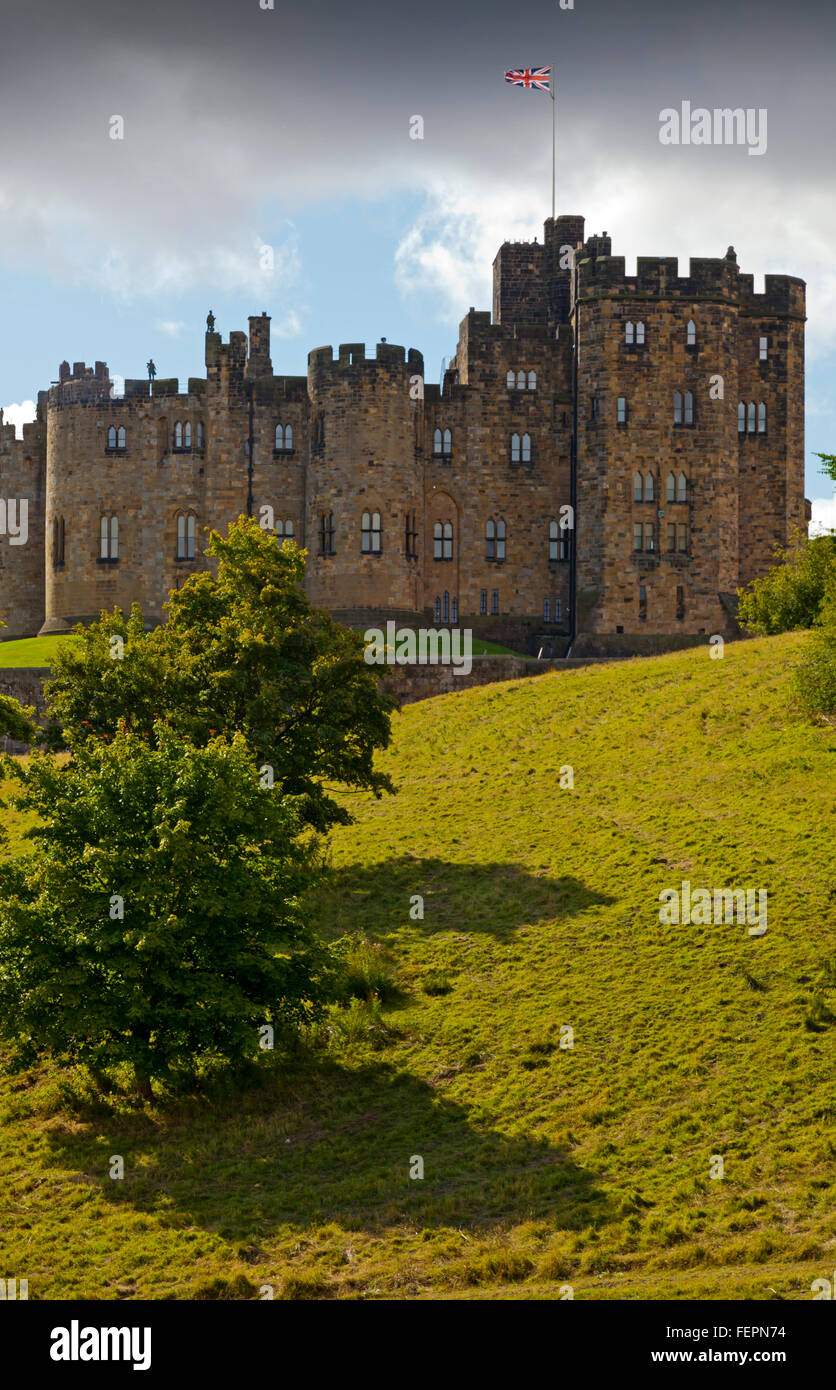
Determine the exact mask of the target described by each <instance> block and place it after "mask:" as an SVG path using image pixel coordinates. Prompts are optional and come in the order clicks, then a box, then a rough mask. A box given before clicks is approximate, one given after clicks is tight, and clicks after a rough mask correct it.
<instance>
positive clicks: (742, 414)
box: [737, 401, 746, 434]
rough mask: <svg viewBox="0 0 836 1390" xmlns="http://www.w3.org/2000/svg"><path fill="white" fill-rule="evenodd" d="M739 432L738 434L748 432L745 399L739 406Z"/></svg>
mask: <svg viewBox="0 0 836 1390" xmlns="http://www.w3.org/2000/svg"><path fill="white" fill-rule="evenodd" d="M737 432H738V434H745V433H746V406H745V404H744V402H743V401H741V402H740V405H739V406H738V407H737Z"/></svg>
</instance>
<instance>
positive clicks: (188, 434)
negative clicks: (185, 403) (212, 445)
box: [183, 420, 192, 449]
mask: <svg viewBox="0 0 836 1390" xmlns="http://www.w3.org/2000/svg"><path fill="white" fill-rule="evenodd" d="M183 447H184V449H191V447H192V425H191V421H190V420H187V421H186V423H185V425H184V426H183Z"/></svg>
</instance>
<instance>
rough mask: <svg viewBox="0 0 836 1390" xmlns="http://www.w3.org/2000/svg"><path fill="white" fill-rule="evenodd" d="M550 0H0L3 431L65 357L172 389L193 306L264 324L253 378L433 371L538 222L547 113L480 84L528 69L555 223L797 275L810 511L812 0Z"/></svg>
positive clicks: (817, 399)
mask: <svg viewBox="0 0 836 1390" xmlns="http://www.w3.org/2000/svg"><path fill="white" fill-rule="evenodd" d="M568 3H569V0H526V3H523V4H515V5H510V4H508V3H507V0H503V2H502V3H497V0H480V3H479V4H478V5H477V4H476V3H474V2H473V0H459V3H458V4H455V5H451V4H449V3H443V4H442V3H439V0H429V3H425V4H423V5H420V6H418V5H412V4H409V3H403V2H402V3H399V4H394V3H393V0H371V2H370V0H353V3H352V4H351V5H347V4H336V3H335V2H334V0H304V3H300V4H296V5H294V6H291V5H289V4H288V3H286V0H273V4H274V7H273V8H272V9H271V8H265V6H269V4H270V0H143V3H142V4H141V5H133V4H127V3H124V0H122V2H121V3H119V0H78V3H76V4H73V5H69V4H67V3H66V0H4V3H3V33H2V47H0V120H2V129H3V133H4V139H3V143H2V151H0V322H1V323H2V327H3V331H2V334H0V404H3V405H4V407H5V418H6V420H7V421H8V420H15V422H19V421H22V420H23V419H24V418H29V416H30V415H31V407H29V408H27V406H26V402H27V401H28V402H31V401H32V400H33V398H34V396H35V394H36V392H37V390H38V389H43V388H44V387H46V386H48V385H49V382H50V381H53V380H55V379H56V378H57V375H58V364H59V363H60V362H61V361H62V359H64V358H66V359H67V360H68V361H70V362H71V363H72V362H74V361H81V360H84V361H86V362H87V363H88V364H89V363H92V362H93V361H95V360H96V359H101V360H104V361H106V362H107V363H108V365H109V367H110V370H111V373H112V374H118V375H120V376H123V377H131V376H143V375H144V374H145V363H146V362H147V360H148V358H149V357H153V358H154V361H155V363H156V365H157V369H158V373H159V375H160V376H161V377H166V376H172V377H173V376H179V377H180V379H181V381H182V382H183V383H184V385H185V379H186V378H187V377H188V376H200V375H202V374H203V373H204V367H203V334H204V331H205V320H206V314H207V312H208V311H209V309H212V310H213V311H214V313H215V316H216V319H217V323H216V328H217V329H219V330H220V331H221V332H222V333H223V334H224V337H227V336H228V334H229V332H230V331H231V330H235V329H246V327H247V317H248V315H250V314H253V313H256V314H257V313H261V311H262V310H266V311H267V312H268V313H269V314H271V315H272V319H273V342H272V359H273V366H274V370H275V371H276V372H286V373H289V374H303V373H304V372H305V370H306V363H307V354H308V352H309V351H310V350H311V349H312V348H315V347H318V346H321V345H323V344H326V343H332V344H334V345H336V344H338V343H339V342H358V341H365V342H366V343H367V344H369V346H371V345H372V344H374V343H376V342H377V341H379V339H380V338H381V337H384V336H385V337H386V338H388V340H389V341H390V342H394V343H400V344H402V345H403V346H405V347H416V348H418V349H420V350H421V351H422V352H423V353H424V359H425V370H426V377H427V380H429V381H436V380H438V378H439V375H440V372H441V369H442V363H443V361H444V360H445V359H448V358H449V357H451V356H452V355H453V353H454V352H455V347H456V338H457V326H458V323H459V321H460V320H461V319H462V318H463V317H464V315H465V314H466V313H467V310H468V308H469V307H470V306H471V305H473V306H474V307H476V308H482V309H488V308H490V304H491V264H492V261H493V258H494V256H495V254H496V251H497V249H498V247H499V246H500V244H501V243H502V242H503V241H506V240H522V239H530V238H533V237H535V236H536V237H539V238H542V225H543V221H544V219H545V218H546V217H547V216H548V215H549V214H550V211H551V101H550V98H549V96H548V95H547V94H545V93H540V92H527V91H523V90H521V89H518V88H514V87H512V86H510V85H508V84H506V83H505V82H504V80H503V74H504V72H505V70H506V68H513V67H530V66H546V65H553V66H554V68H555V71H556V74H557V122H558V139H557V211H558V213H560V212H564V213H582V214H583V215H585V217H586V218H587V224H586V225H587V232H588V233H592V232H596V231H604V230H606V231H608V232H609V233H610V235H611V236H612V239H613V253H614V254H616V255H624V256H625V257H626V260H627V273H628V274H630V273H634V271H635V257H636V256H637V255H659V256H678V257H679V258H680V273H681V274H685V273H687V263H688V258H689V256H692V255H693V256H722V255H724V253H725V251H726V248H727V246H729V245H730V244H733V245H734V246H735V248H736V250H737V255H738V262H739V264H740V267H741V270H743V271H746V272H751V273H753V274H754V275H755V287H756V289H758V288H762V287H763V286H762V277H763V275H764V274H765V273H776V272H777V273H785V274H792V275H797V276H800V277H802V278H803V279H805V280H806V281H807V312H808V324H807V396H806V422H807V426H806V428H807V433H806V445H805V448H806V453H807V488H806V490H807V496H808V497H810V498H811V499H812V500H813V502H814V516H815V517H816V518H817V520H818V522H819V523H820V524H827V525H834V526H836V501H835V500H834V489H833V484H832V483H831V482H830V481H829V480H828V479H827V478H825V477H824V475H823V474H822V473H821V472H820V471H819V463H818V460H817V459H816V458H815V457H814V452H815V451H817V450H818V451H822V452H831V453H836V183H835V182H834V179H833V174H832V171H833V165H834V157H833V150H834V149H835V148H836V113H835V111H834V102H833V97H832V92H833V89H834V77H836V72H835V71H834V69H835V68H836V57H835V56H834V55H836V6H834V4H833V0H794V3H793V4H791V5H790V4H784V3H780V0H758V2H757V3H755V0H751V2H749V0H703V3H700V4H694V5H685V4H676V3H674V2H673V0H636V2H635V3H630V0H574V4H573V5H572V6H571V8H565V6H566V5H568ZM683 101H690V102H691V104H692V106H693V107H700V106H701V107H707V108H709V109H713V108H714V107H715V106H721V107H743V108H744V109H748V108H752V109H754V110H756V111H762V110H765V111H766V113H767V124H766V131H767V141H766V149H765V152H763V153H762V154H757V155H752V154H749V152H748V148H747V147H746V146H745V145H729V146H727V145H695V144H690V145H684V144H680V145H663V144H662V143H661V142H660V139H659V133H660V128H661V122H660V113H661V112H662V111H664V110H665V109H666V108H674V109H676V110H680V108H681V104H682V102H683ZM416 116H420V117H421V118H422V122H423V138H422V139H413V138H410V131H411V130H412V131H413V132H414V131H415V130H416V128H417V127H416V122H415V121H414V119H413V118H414V117H416ZM115 118H121V121H122V135H123V138H121V139H114V138H112V135H113V134H114V133H115V132H117V131H118V130H119V124H118V121H116V120H115ZM761 120H762V118H761Z"/></svg>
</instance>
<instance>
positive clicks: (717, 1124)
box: [0, 635, 836, 1299]
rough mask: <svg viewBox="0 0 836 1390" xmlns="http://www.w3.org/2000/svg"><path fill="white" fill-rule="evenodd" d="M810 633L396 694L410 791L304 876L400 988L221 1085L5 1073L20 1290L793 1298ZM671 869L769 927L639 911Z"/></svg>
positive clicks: (2, 1101) (830, 1028)
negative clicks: (733, 893)
mask: <svg viewBox="0 0 836 1390" xmlns="http://www.w3.org/2000/svg"><path fill="white" fill-rule="evenodd" d="M803 640H804V639H803V638H801V637H798V636H796V635H789V636H786V637H779V638H770V639H766V640H762V641H756V642H750V643H745V644H738V645H732V646H727V648H726V656H725V659H724V660H722V661H712V660H710V659H709V657H708V653H707V650H705V649H701V650H696V651H688V652H683V653H679V654H677V655H673V656H666V657H660V658H655V659H652V660H645V661H631V662H627V663H621V664H619V665H617V666H605V667H600V668H596V669H590V670H582V671H578V672H575V673H572V674H567V675H559V676H544V677H542V678H538V679H529V680H520V681H516V682H509V683H507V684H503V685H494V686H489V687H486V688H482V689H476V690H472V691H468V692H463V693H462V694H460V695H451V696H445V697H441V698H438V699H436V700H431V701H427V702H424V703H421V704H417V705H411V706H409V707H407V708H406V709H405V710H404V711H403V713H402V714H401V715H399V716H398V717H397V718H396V721H395V736H394V740H393V745H392V747H391V749H390V750H389V751H388V752H387V753H386V755H385V756H383V757H382V758H381V760H380V761H381V765H382V766H383V767H384V768H385V769H386V770H387V771H389V772H390V773H391V774H392V775H393V776H394V778H395V779H396V781H397V783H398V786H399V791H398V794H397V796H394V797H387V798H385V799H383V800H381V801H378V802H376V801H374V800H372V799H371V798H367V797H365V796H352V797H351V798H350V801H351V806H352V810H353V811H354V813H355V815H356V816H357V823H356V824H355V825H354V826H352V827H349V828H345V829H340V830H339V831H337V832H335V833H334V835H333V836H332V838H331V842H330V847H329V854H330V861H331V870H330V880H329V882H328V884H327V887H326V888H325V889H324V890H322V891H321V892H318V894H317V896H316V900H315V902H314V904H313V906H314V907H315V910H316V912H317V914H318V916H319V919H320V921H321V922H322V924H323V929H324V930H326V931H327V932H328V933H329V934H341V933H347V932H350V933H365V934H367V935H368V937H369V938H370V939H371V940H372V941H373V942H376V943H378V946H377V947H375V946H373V947H371V948H370V949H369V950H368V951H367V952H366V956H367V963H366V966H365V969H366V972H367V973H369V972H371V971H373V970H374V969H380V970H382V971H383V972H384V973H385V972H386V971H387V970H388V972H389V973H390V975H391V976H392V977H393V978H394V980H395V982H396V983H397V986H398V988H399V990H400V993H399V994H398V995H395V996H393V997H390V998H389V1002H388V1003H386V1004H385V1005H384V1006H383V1007H381V1006H380V1005H379V1004H376V1003H373V1004H371V1005H366V1004H363V1003H359V1002H358V1003H357V1004H355V1005H354V1006H353V1007H352V1008H351V1009H343V1010H341V1011H340V1012H339V1013H338V1014H335V1015H334V1016H333V1017H332V1019H331V1020H330V1024H329V1026H328V1028H320V1029H319V1030H318V1032H317V1034H316V1036H314V1037H313V1038H311V1039H310V1040H309V1044H308V1045H306V1047H304V1048H302V1049H300V1052H299V1054H298V1056H297V1057H295V1058H293V1059H291V1060H290V1061H289V1062H287V1063H286V1064H283V1066H281V1067H280V1068H278V1069H277V1071H276V1075H275V1077H274V1079H273V1081H272V1082H271V1084H270V1085H269V1086H268V1087H266V1088H264V1089H263V1090H261V1091H255V1092H253V1091H250V1092H244V1093H242V1094H240V1095H234V1094H227V1095H224V1094H223V1093H218V1094H216V1095H214V1096H213V1098H212V1099H211V1101H210V1102H209V1103H208V1104H207V1102H206V1101H203V1102H200V1103H199V1102H198V1101H196V1100H195V1101H179V1102H178V1103H177V1104H176V1105H175V1106H173V1107H171V1108H168V1109H162V1108H159V1109H153V1110H145V1111H143V1110H139V1109H131V1107H130V1106H129V1104H128V1103H127V1102H126V1101H125V1100H119V1099H118V1098H117V1099H114V1100H112V1101H111V1102H110V1103H109V1104H108V1103H106V1102H105V1101H104V1100H103V1099H102V1098H101V1097H100V1096H99V1095H98V1093H97V1092H96V1091H95V1090H94V1089H93V1088H90V1089H89V1090H88V1091H85V1090H84V1087H83V1086H82V1084H81V1082H76V1083H74V1085H73V1084H70V1085H68V1084H67V1083H65V1082H63V1081H62V1079H61V1077H60V1076H59V1074H57V1073H56V1072H55V1071H54V1070H51V1069H49V1068H47V1067H44V1068H43V1070H42V1071H40V1072H38V1073H31V1074H29V1075H27V1076H26V1077H23V1078H17V1079H16V1080H14V1081H10V1080H8V1079H4V1080H3V1081H2V1083H0V1118H1V1119H2V1128H0V1167H2V1171H3V1174H4V1182H3V1186H2V1192H0V1264H2V1265H3V1266H4V1270H3V1272H4V1273H5V1274H7V1275H11V1274H16V1275H17V1276H18V1277H28V1278H29V1281H30V1286H29V1287H30V1297H58V1296H65V1297H66V1296H70V1297H77V1296H92V1297H113V1298H119V1297H121V1298H130V1297H164V1296H174V1297H206V1298H213V1297H246V1296H251V1297H255V1296H257V1291H258V1289H259V1287H260V1286H261V1285H263V1284H271V1285H272V1286H273V1287H274V1288H275V1290H276V1294H277V1296H284V1297H297V1298H298V1297H369V1298H374V1297H409V1298H420V1297H442V1298H445V1297H452V1298H462V1297H470V1298H528V1297H542V1296H546V1297H551V1298H559V1297H561V1290H562V1289H563V1288H564V1286H565V1285H567V1284H568V1285H571V1286H572V1288H573V1290H574V1296H575V1297H576V1298H579V1299H580V1298H585V1299H596V1298H597V1299H605V1298H625V1297H627V1298H641V1299H653V1298H662V1297H709V1298H726V1297H737V1298H745V1297H751V1298H758V1299H771V1298H776V1297H778V1298H789V1299H807V1298H809V1297H810V1296H811V1295H810V1283H811V1280H812V1279H814V1278H819V1277H826V1276H827V1277H829V1273H828V1272H830V1273H831V1274H832V1270H833V1268H834V1259H835V1258H836V1214H834V1209H833V1202H832V1193H831V1192H830V1191H829V1185H830V1183H831V1180H832V1172H833V1164H834V1157H836V1142H834V1134H836V1129H835V1128H834V1118H836V1108H834V1088H833V1077H834V1062H836V1020H835V1019H834V1015H836V969H834V965H836V795H834V789H836V737H834V733H833V731H832V730H829V729H817V728H814V727H811V726H810V725H808V724H806V723H804V722H802V721H800V720H798V719H796V718H795V717H794V716H793V715H792V714H791V713H790V712H789V710H788V708H787V705H786V698H787V677H788V671H789V668H790V667H791V665H792V663H793V661H794V660H796V659H797V655H798V653H799V649H800V645H801V643H802V642H803ZM566 765H571V767H572V768H573V771H574V789H571V790H570V789H563V790H562V789H561V787H560V769H561V768H562V767H565V766H566ZM19 830H20V825H19V823H18V824H17V825H16V826H15V833H16V834H18V833H19ZM683 879H688V880H689V881H690V882H691V884H692V886H693V887H694V888H696V887H700V886H704V887H708V888H723V887H744V888H746V887H751V888H765V889H766V890H767V891H768V894H769V926H768V930H767V932H766V935H765V936H763V937H760V938H756V937H750V936H749V935H748V933H747V931H746V928H745V927H744V926H741V925H739V924H726V925H714V926H693V925H689V926H662V925H660V923H659V920H658V911H659V902H658V895H659V892H660V890H662V889H664V888H677V889H678V888H679V887H680V885H681V882H682V880H683ZM414 895H421V896H422V897H423V900H424V917H423V920H411V919H410V915H409V913H410V899H411V898H413V897H414ZM376 963H377V964H376ZM389 994H390V995H391V987H390V991H389ZM561 1027H564V1028H566V1027H569V1028H571V1029H572V1030H573V1034H574V1039H573V1041H574V1045H573V1047H572V1048H571V1050H570V1049H568V1048H561V1046H560V1041H561ZM566 1036H567V1035H566V1034H565V1033H564V1034H563V1037H564V1040H565V1039H566ZM114 1154H119V1155H121V1156H122V1157H123V1158H124V1161H125V1177H124V1179H122V1180H112V1179H110V1178H109V1176H108V1169H109V1160H110V1157H111V1155H114ZM714 1155H720V1156H722V1158H723V1160H724V1164H725V1175H724V1177H723V1178H722V1179H721V1180H715V1179H712V1178H711V1177H710V1175H709V1174H710V1163H711V1160H712V1156H714ZM415 1156H421V1157H422V1158H423V1162H424V1177H423V1179H422V1180H412V1179H411V1178H410V1176H409V1170H410V1164H411V1162H412V1160H413V1158H414V1157H415Z"/></svg>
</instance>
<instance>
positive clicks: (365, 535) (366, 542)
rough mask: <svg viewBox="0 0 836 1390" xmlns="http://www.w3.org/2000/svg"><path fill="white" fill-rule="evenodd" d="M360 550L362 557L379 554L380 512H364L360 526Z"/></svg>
mask: <svg viewBox="0 0 836 1390" xmlns="http://www.w3.org/2000/svg"><path fill="white" fill-rule="evenodd" d="M360 548H361V550H362V551H363V554H364V555H379V554H380V512H371V513H370V512H364V513H363V516H362V520H361V524H360Z"/></svg>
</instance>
